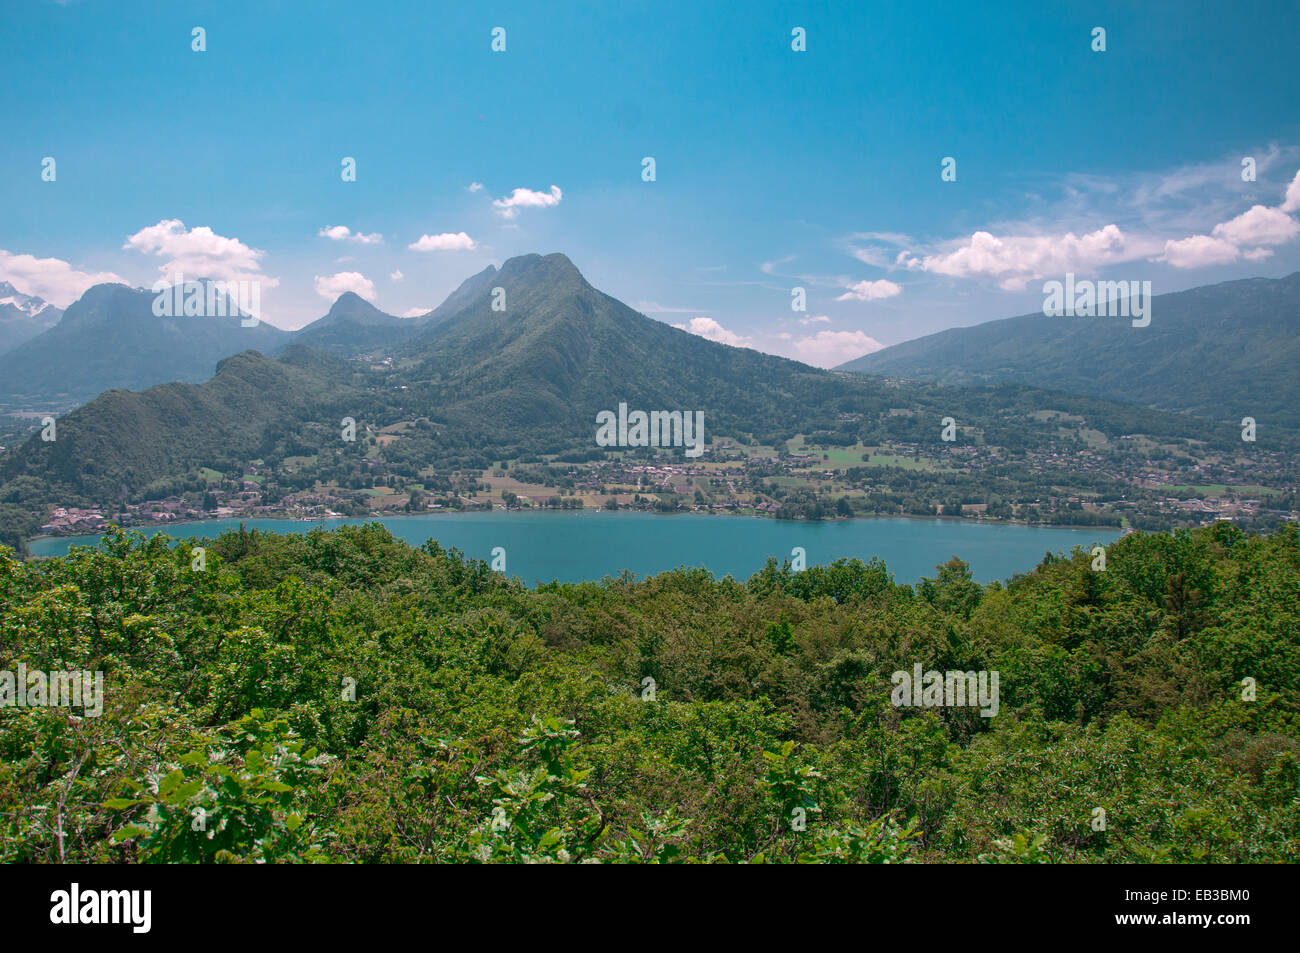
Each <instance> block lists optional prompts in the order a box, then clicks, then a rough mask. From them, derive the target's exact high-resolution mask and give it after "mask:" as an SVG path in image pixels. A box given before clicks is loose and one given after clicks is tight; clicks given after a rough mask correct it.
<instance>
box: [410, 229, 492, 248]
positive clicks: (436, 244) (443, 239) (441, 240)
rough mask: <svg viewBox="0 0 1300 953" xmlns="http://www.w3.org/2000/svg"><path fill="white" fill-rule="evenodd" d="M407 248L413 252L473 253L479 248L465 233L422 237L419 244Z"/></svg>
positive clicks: (446, 233)
mask: <svg viewBox="0 0 1300 953" xmlns="http://www.w3.org/2000/svg"><path fill="white" fill-rule="evenodd" d="M406 247H407V248H409V249H411V250H412V251H473V250H474V249H475V248H477V247H478V246H477V245H476V244H475V243H474V239H472V238H470V237H469V236H468V235H466V234H465V233H464V232H443V233H442V234H441V235H421V236H420V240H419V241H418V242H412V243H411V244H409V245H407V246H406Z"/></svg>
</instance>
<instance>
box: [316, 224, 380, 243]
mask: <svg viewBox="0 0 1300 953" xmlns="http://www.w3.org/2000/svg"><path fill="white" fill-rule="evenodd" d="M317 234H319V235H320V236H321V238H328V239H329V240H330V241H335V242H343V241H348V242H357V243H358V244H360V245H379V244H381V243H382V242H383V240H384V236H383V235H381V234H379V232H372V233H371V234H369V235H363V234H361V232H354V231H352V230H351V229H350V228H348V227H347V226H346V225H327V226H325V227H324V228H322V229H321V230H320V231H319V232H318V233H317Z"/></svg>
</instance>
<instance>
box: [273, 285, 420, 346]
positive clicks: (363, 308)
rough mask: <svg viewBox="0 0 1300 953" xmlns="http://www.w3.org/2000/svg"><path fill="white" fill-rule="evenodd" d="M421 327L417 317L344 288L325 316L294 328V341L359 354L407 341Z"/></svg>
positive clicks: (304, 344)
mask: <svg viewBox="0 0 1300 953" xmlns="http://www.w3.org/2000/svg"><path fill="white" fill-rule="evenodd" d="M419 327H420V326H419V322H418V320H417V319H412V318H399V317H397V316H395V315H391V314H387V313H385V312H383V311H380V310H379V309H378V308H376V307H375V306H374V305H372V304H371V303H370V302H369V301H366V300H365V299H364V298H362V297H361V296H360V295H357V294H354V293H353V292H351V291H345V292H344V293H343V294H341V295H340V296H339V299H338V300H337V301H335V302H334V304H333V306H331V308H330V309H329V312H328V313H327V314H326V315H325V316H324V317H322V318H317V319H316V320H315V321H313V322H312V323H311V324H309V325H307V326H306V327H304V328H300V329H299V330H297V331H296V332H294V335H293V342H294V343H295V344H301V345H303V346H305V347H312V348H315V349H317V350H319V351H324V352H326V353H327V354H333V355H335V356H337V357H357V356H359V355H362V354H366V353H369V352H372V351H376V350H380V349H383V348H387V347H390V346H391V345H393V344H396V343H398V342H400V341H404V340H406V338H408V337H410V336H411V335H412V334H415V333H416V332H417V331H418V330H419Z"/></svg>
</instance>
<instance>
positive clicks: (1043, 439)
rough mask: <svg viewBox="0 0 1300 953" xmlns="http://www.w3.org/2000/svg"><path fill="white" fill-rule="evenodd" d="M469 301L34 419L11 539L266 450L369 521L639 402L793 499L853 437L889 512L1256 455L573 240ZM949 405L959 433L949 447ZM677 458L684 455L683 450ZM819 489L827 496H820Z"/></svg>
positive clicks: (374, 315)
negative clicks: (404, 326)
mask: <svg viewBox="0 0 1300 953" xmlns="http://www.w3.org/2000/svg"><path fill="white" fill-rule="evenodd" d="M495 289H501V292H500V293H497V292H496V291H495ZM106 293H111V294H131V293H132V292H131V291H130V289H125V288H120V287H117V288H111V287H110V288H107V289H106ZM94 297H95V296H94V295H91V294H89V293H88V294H87V296H86V298H84V299H83V300H82V301H81V302H78V305H79V306H80V307H77V308H75V310H74V308H69V311H68V314H67V315H65V317H64V321H63V322H61V323H60V327H62V326H63V325H64V324H67V323H69V319H73V320H80V319H85V316H86V311H87V309H88V308H89V307H90V306H91V305H93V304H94V301H93V299H94ZM453 297H454V298H455V301H452V302H451V303H450V304H449V305H448V306H447V307H445V308H443V309H440V313H439V311H438V309H436V310H435V312H431V313H430V314H431V315H434V314H436V323H435V321H434V319H431V320H428V321H424V322H423V323H422V324H419V325H417V326H416V333H414V334H413V335H412V336H410V337H409V338H407V339H406V340H404V341H401V342H398V343H396V344H394V345H392V346H391V348H390V354H391V356H392V358H393V360H392V362H391V364H388V365H385V366H378V367H377V366H374V365H373V364H372V363H371V362H366V361H349V360H344V359H342V358H340V357H338V356H336V355H331V354H329V353H326V352H325V351H322V350H318V349H315V348H312V347H308V346H305V345H303V344H301V343H296V344H293V345H291V346H290V347H288V348H286V349H285V350H284V351H283V353H282V354H281V355H280V357H279V359H278V360H276V359H273V358H271V357H268V356H266V355H265V354H262V353H257V352H255V351H245V352H242V353H239V354H237V355H234V356H232V357H230V358H227V359H226V360H223V361H221V362H220V363H219V364H218V365H217V369H216V374H215V376H213V377H212V379H211V380H209V381H207V382H206V383H203V384H193V383H183V382H180V383H169V384H165V385H159V386H155V387H152V388H150V389H148V390H145V391H143V392H142V393H131V392H127V391H123V390H111V391H108V392H107V393H104V394H102V395H100V396H99V397H98V398H96V399H95V400H93V401H91V402H90V403H88V404H86V405H85V406H83V407H81V408H79V409H77V410H75V411H73V412H72V413H70V414H67V415H66V416H64V417H61V418H59V419H58V421H57V437H56V439H55V440H54V441H51V442H46V441H44V440H42V438H41V435H40V434H33V435H32V436H30V437H29V438H28V439H27V440H26V441H25V442H24V443H22V444H20V445H18V446H16V447H15V448H14V449H12V450H11V451H9V452H8V453H6V454H4V455H3V456H0V539H8V540H21V539H22V538H23V537H25V536H26V535H30V533H31V532H32V531H33V530H34V528H35V527H38V526H40V525H41V522H42V520H43V518H44V517H43V514H44V512H45V511H47V510H48V508H49V507H50V506H51V505H53V504H61V505H75V506H83V505H93V506H98V507H101V508H104V511H105V512H106V513H109V514H111V513H112V512H113V511H115V509H116V507H117V504H118V503H119V502H123V501H128V502H139V501H142V500H154V499H161V498H163V497H164V496H169V495H176V494H189V495H191V496H192V495H193V494H194V493H196V492H198V493H202V491H203V490H204V489H205V488H206V487H207V485H208V482H207V481H208V479H210V475H209V476H205V475H204V473H203V468H210V469H212V470H217V471H220V472H221V473H222V474H226V475H227V480H228V481H229V482H230V483H232V484H237V485H238V484H242V482H243V481H242V480H241V479H240V474H243V473H245V472H247V470H246V468H247V466H248V465H249V464H250V463H251V462H252V461H255V460H256V461H258V462H257V470H256V475H257V476H258V478H259V479H261V480H263V481H264V482H263V484H261V486H262V489H263V491H265V492H264V493H263V494H262V495H263V497H264V498H265V497H267V496H269V497H270V498H271V500H272V502H274V500H275V499H279V498H281V497H283V496H284V495H285V494H290V493H302V492H306V493H308V494H316V493H324V494H326V495H332V496H333V498H334V499H335V500H336V501H338V502H339V505H342V506H344V507H345V508H349V507H350V508H359V510H358V514H357V515H361V514H364V513H365V512H367V510H366V509H365V507H366V505H367V504H366V501H367V500H368V499H370V497H369V496H367V493H368V492H369V491H370V490H372V489H374V488H375V487H376V486H377V484H376V480H378V479H380V478H382V479H383V480H385V481H386V482H385V483H384V485H385V486H387V487H390V488H391V487H393V486H394V481H397V482H396V485H397V486H399V487H403V488H405V487H408V486H410V487H412V488H418V489H419V490H420V491H421V492H433V491H439V492H450V491H452V490H453V489H457V490H460V491H465V492H472V491H474V490H476V489H478V488H479V485H478V480H479V476H480V474H482V473H483V471H485V470H488V469H494V468H497V467H495V465H494V461H515V462H516V463H517V464H518V465H519V467H520V468H523V469H524V470H527V468H529V467H534V468H535V467H537V466H539V465H540V466H545V467H547V468H548V469H550V470H552V471H555V472H553V473H552V474H551V475H550V476H549V477H547V478H548V479H567V480H568V481H569V483H572V482H573V481H574V480H575V479H577V477H576V475H575V474H574V473H573V472H572V471H571V470H569V469H568V467H569V465H570V464H582V463H586V462H592V463H595V464H596V465H597V466H602V465H604V464H606V463H608V462H609V461H611V460H612V459H614V458H615V456H616V451H613V450H611V449H607V448H606V447H605V446H603V445H599V444H598V443H597V440H596V432H597V428H596V422H597V414H598V413H600V412H602V411H610V412H617V410H618V408H619V405H620V404H626V405H627V408H628V410H629V411H636V410H640V411H646V412H650V411H670V412H671V411H682V412H688V413H689V412H700V413H702V414H703V415H704V430H705V437H706V439H707V440H708V441H709V442H710V443H712V445H713V447H714V448H715V449H717V450H719V451H721V444H722V443H729V444H730V445H731V446H732V447H733V448H741V447H750V448H771V449H761V450H760V449H755V450H754V452H755V453H756V454H758V456H757V457H756V458H755V459H756V460H757V461H758V462H754V461H750V463H747V464H744V466H746V467H747V468H749V469H748V470H747V472H746V475H745V476H744V477H742V478H739V480H738V481H737V482H740V483H742V484H745V485H748V486H751V487H752V488H754V489H755V490H756V491H757V490H758V489H759V488H760V486H761V487H762V492H764V493H768V494H771V493H773V492H776V491H775V490H773V487H774V486H775V484H774V483H768V482H766V481H767V480H768V479H769V478H775V477H778V476H780V475H781V473H782V469H781V465H780V464H778V463H777V461H776V457H777V456H778V455H779V454H783V453H784V452H785V451H786V449H787V444H786V441H787V440H790V439H792V438H795V437H796V436H799V437H800V439H801V445H802V446H804V447H805V448H807V447H809V446H811V447H822V448H826V449H831V448H853V449H849V450H848V451H847V452H848V454H849V455H848V457H847V458H845V457H844V456H840V457H839V459H838V461H837V462H838V464H839V465H841V466H843V467H849V468H852V469H856V470H857V471H860V474H859V476H857V477H855V478H854V479H855V480H856V481H857V482H858V483H859V484H860V485H859V487H858V489H859V490H860V491H863V492H868V493H870V494H872V496H871V497H870V498H871V499H874V500H878V501H880V502H879V505H881V506H886V507H894V509H891V510H888V512H899V509H898V507H903V508H904V509H903V511H905V512H921V513H931V514H932V513H933V512H934V500H935V499H941V500H944V501H945V502H946V505H951V506H955V507H956V508H957V509H958V510H959V511H960V509H961V506H962V505H963V501H964V502H965V503H972V504H985V505H994V506H1003V507H1005V503H1006V501H1008V500H1010V501H1014V502H1016V503H1017V505H1022V506H1025V507H1033V508H1035V509H1034V510H1033V512H1037V509H1036V508H1037V507H1038V505H1039V504H1040V503H1043V504H1044V505H1049V504H1050V506H1049V511H1050V513H1057V512H1058V509H1059V507H1058V505H1057V504H1058V502H1059V504H1060V507H1064V506H1065V502H1061V501H1070V502H1072V503H1073V505H1074V507H1075V508H1076V509H1077V508H1078V507H1079V506H1080V503H1079V502H1078V501H1079V500H1080V499H1083V498H1087V499H1096V500H1102V501H1123V500H1132V499H1133V498H1134V496H1135V495H1141V494H1146V496H1143V497H1142V498H1143V499H1146V498H1148V497H1160V496H1161V495H1167V493H1168V491H1167V490H1163V489H1151V490H1145V489H1141V488H1140V487H1141V486H1142V485H1143V484H1142V483H1141V482H1140V481H1143V480H1147V479H1148V477H1147V476H1146V474H1149V473H1150V470H1151V467H1152V464H1151V463H1150V461H1151V459H1152V458H1153V456H1154V455H1155V454H1157V453H1159V454H1161V455H1163V456H1162V459H1166V460H1168V461H1170V463H1169V464H1168V465H1169V466H1170V467H1175V468H1176V467H1184V466H1186V467H1193V466H1195V465H1196V464H1197V463H1199V462H1202V461H1204V460H1206V459H1207V455H1208V454H1211V453H1212V454H1214V455H1216V456H1215V461H1214V463H1213V465H1214V466H1216V467H1217V466H1242V465H1243V464H1242V463H1241V457H1240V456H1239V455H1240V454H1241V453H1242V452H1243V451H1242V442H1241V440H1240V433H1239V429H1238V428H1235V427H1231V426H1226V425H1222V424H1215V423H1212V422H1210V421H1206V420H1198V419H1196V418H1191V417H1186V416H1181V415H1175V414H1169V413H1162V412H1158V411H1154V410H1149V409H1145V408H1141V407H1137V406H1134V405H1131V404H1122V403H1116V402H1114V401H1108V400H1102V399H1098V398H1092V397H1085V396H1078V395H1071V394H1066V393H1063V392H1060V391H1047V390H1043V389H1040V388H1034V387H1030V386H1027V385H1022V384H1003V385H998V386H996V387H977V388H971V387H950V386H945V385H937V384H933V383H920V382H898V381H887V380H883V379H881V378H876V377H867V376H863V375H858V374H850V373H844V372H834V371H825V370H820V369H818V368H814V367H809V366H807V365H804V364H800V363H798V362H795V361H790V360H787V359H785V358H780V357H773V356H771V355H766V354H761V353H759V352H757V351H752V350H748V349H743V348H735V347H729V346H727V345H723V344H718V343H716V342H713V341H708V340H705V339H704V338H701V337H699V336H697V335H692V334H689V333H687V332H685V331H681V330H678V329H676V328H673V327H670V326H669V325H667V324H664V323H662V322H659V321H655V320H652V319H650V318H647V317H645V316H644V315H641V314H638V313H637V312H636V311H633V310H632V309H631V308H629V307H627V306H626V305H624V304H623V303H622V302H620V301H618V300H617V299H615V298H613V297H611V296H609V295H607V294H604V293H603V292H601V291H599V290H597V289H596V288H593V287H592V286H591V285H590V284H589V283H588V282H587V281H586V279H584V278H583V276H582V275H581V274H580V273H579V271H578V269H577V268H576V267H574V265H573V263H572V262H570V261H569V259H568V258H566V257H565V256H563V255H559V254H552V255H545V256H542V255H524V256H521V257H518V258H512V259H509V260H508V261H506V262H505V263H504V264H503V265H502V267H501V268H500V270H499V271H493V272H491V273H487V272H485V273H483V274H481V275H478V276H475V278H474V279H471V281H470V282H469V283H467V284H466V285H462V287H461V288H460V289H458V290H457V292H455V293H454V295H453ZM449 301H450V299H449ZM331 313H332V314H333V315H334V319H333V320H331V321H329V322H328V323H326V324H325V325H324V326H323V327H324V328H325V329H328V328H330V327H335V328H344V329H346V330H347V332H348V333H359V332H360V331H363V330H365V329H366V328H379V329H390V330H391V329H392V328H393V325H392V321H393V320H402V319H392V316H391V315H385V314H383V312H379V311H378V310H377V309H372V308H370V306H368V305H365V304H364V302H361V303H359V299H358V300H356V301H354V300H351V299H345V300H341V301H340V302H338V303H337V304H336V307H335V308H332V309H331ZM1158 316H1159V312H1158V311H1157V317H1158ZM326 317H327V318H329V317H330V316H329V315H327V316H326ZM90 327H91V328H95V327H97V325H96V324H95V323H94V322H91V323H90ZM56 330H57V329H56ZM318 333H323V332H318ZM683 416H685V414H684V415H683ZM950 417H951V418H953V419H954V420H955V421H957V422H958V424H957V426H959V427H960V430H961V434H960V437H958V438H955V441H956V442H953V443H948V442H942V441H946V440H948V439H949V438H946V437H942V438H941V429H943V428H944V427H946V426H948V424H947V420H948V418H950ZM345 418H351V419H352V420H353V421H355V424H356V427H355V439H349V437H347V436H344V434H345V433H347V432H348V428H347V427H344V428H343V430H341V429H340V427H341V425H342V424H343V421H344V419H345ZM720 437H725V438H728V439H727V440H725V441H719V438H720ZM1269 446H1270V447H1271V448H1272V449H1274V450H1280V451H1282V452H1283V453H1284V454H1291V453H1294V451H1295V450H1296V448H1297V443H1296V441H1295V440H1294V439H1293V438H1291V437H1288V436H1286V435H1285V434H1283V433H1281V432H1274V433H1272V434H1270V435H1269ZM863 448H870V450H869V452H868V453H863ZM882 448H885V449H883V450H882ZM838 452H840V453H844V452H846V451H844V450H840V451H838ZM769 454H770V456H769ZM669 455H670V456H674V457H676V459H677V460H678V461H685V460H686V459H687V458H686V457H685V456H684V454H683V452H682V451H681V450H672V451H670V452H669ZM805 455H806V454H805ZM633 457H634V458H635V459H633V460H632V461H631V462H630V463H628V464H627V465H628V466H634V465H635V464H636V461H637V460H641V461H642V462H644V463H649V462H650V461H651V459H652V457H653V451H640V452H634V453H633ZM744 458H745V459H748V456H747V452H746V453H745V454H744ZM824 459H826V460H829V459H830V457H829V455H827V456H825V457H824ZM1273 459H1274V458H1273V457H1272V456H1265V457H1264V458H1262V463H1260V464H1259V467H1258V468H1257V469H1255V470H1247V469H1238V470H1233V471H1232V473H1231V476H1223V477H1221V478H1220V479H1219V480H1217V481H1216V480H1213V479H1211V477H1213V476H1215V475H1217V471H1214V470H1212V469H1206V470H1200V469H1199V468H1198V469H1197V470H1196V472H1195V474H1194V476H1195V477H1196V478H1197V479H1199V480H1200V481H1201V482H1205V481H1209V482H1224V480H1225V479H1226V480H1231V481H1237V482H1242V483H1246V484H1255V483H1259V484H1260V485H1264V483H1265V482H1267V484H1268V485H1270V486H1271V485H1273V484H1274V483H1276V482H1278V481H1279V480H1283V478H1285V479H1287V480H1289V479H1290V477H1289V476H1288V475H1287V474H1285V473H1282V474H1280V475H1279V471H1277V469H1276V465H1275V464H1273V463H1270V462H1269V461H1270V460H1273ZM1285 459H1290V457H1286V458H1285ZM764 460H767V461H769V463H764V462H762V461H764ZM701 462H703V461H701ZM859 462H861V463H863V464H868V463H871V464H874V466H865V467H858V466H857V463H859ZM620 465H621V464H620ZM1245 466H1250V463H1249V461H1246V463H1245ZM1270 467H1271V468H1273V469H1270ZM515 472H519V471H518V470H516V469H515V468H514V467H513V466H512V473H515ZM588 479H589V477H588ZM453 480H457V481H459V482H458V483H456V484H455V485H453ZM467 481H468V482H467ZM863 481H866V482H870V483H871V484H872V485H871V487H867V486H866V482H863ZM1167 482H1169V483H1173V484H1183V483H1191V482H1193V474H1191V473H1189V472H1186V471H1179V473H1178V474H1177V475H1176V476H1175V475H1172V474H1171V476H1170V477H1169V478H1167ZM1288 485H1293V481H1292V483H1290V484H1288ZM807 492H808V493H809V494H810V495H809V496H808V497H807V500H808V501H812V500H813V498H814V496H816V494H815V493H814V492H813V491H812V490H808V491H807ZM873 505H874V504H873ZM350 511H351V510H350ZM1004 511H1005V509H1004ZM1060 512H1061V513H1062V514H1063V513H1064V510H1063V509H1061V510H1060ZM1062 518H1064V517H1062ZM1109 518H1111V519H1113V520H1115V521H1117V520H1118V517H1117V516H1115V514H1114V513H1111V514H1110V517H1109Z"/></svg>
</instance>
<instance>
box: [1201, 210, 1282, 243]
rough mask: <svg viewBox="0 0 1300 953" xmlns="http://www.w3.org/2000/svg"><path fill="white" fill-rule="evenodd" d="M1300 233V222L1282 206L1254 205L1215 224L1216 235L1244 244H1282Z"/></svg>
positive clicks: (1225, 239)
mask: <svg viewBox="0 0 1300 953" xmlns="http://www.w3.org/2000/svg"><path fill="white" fill-rule="evenodd" d="M1297 233H1300V223H1298V222H1296V220H1295V219H1293V218H1292V217H1291V216H1290V215H1288V214H1287V213H1286V212H1284V211H1282V210H1281V209H1280V208H1268V207H1266V206H1263V205H1255V206H1252V207H1251V209H1250V210H1249V211H1247V212H1242V213H1241V214H1240V215H1238V216H1237V217H1236V218H1234V219H1231V220H1230V221H1227V222H1223V223H1222V224H1219V225H1215V226H1214V237H1215V238H1222V239H1223V240H1224V241H1228V242H1232V244H1234V245H1237V246H1238V247H1240V246H1243V245H1281V244H1282V243H1283V242H1289V241H1290V240H1291V239H1293V238H1295V237H1296V234H1297Z"/></svg>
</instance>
